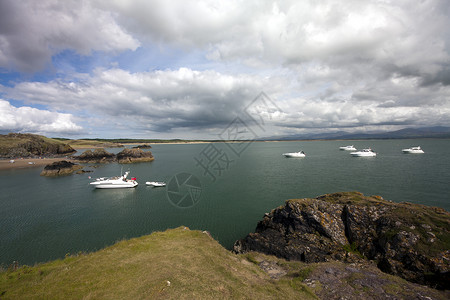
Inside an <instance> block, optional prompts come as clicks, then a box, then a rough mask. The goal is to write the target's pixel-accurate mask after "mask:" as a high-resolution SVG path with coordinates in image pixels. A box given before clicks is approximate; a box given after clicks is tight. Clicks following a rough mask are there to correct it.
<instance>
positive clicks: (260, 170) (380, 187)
mask: <svg viewBox="0 0 450 300" xmlns="http://www.w3.org/2000/svg"><path fill="white" fill-rule="evenodd" d="M350 143H352V144H354V145H355V147H357V148H358V149H360V148H364V147H372V149H374V150H375V151H376V152H377V153H378V156H377V157H375V158H354V157H351V156H350V154H349V152H347V151H339V150H338V147H339V146H344V145H347V144H349V142H348V141H344V142H342V141H308V142H275V143H251V144H249V145H248V147H247V148H245V147H242V145H239V144H230V145H228V146H227V145H224V144H213V146H214V148H212V147H209V146H208V144H196V145H187V144H186V145H154V146H153V148H152V149H151V151H152V152H153V154H154V156H155V158H156V159H155V161H154V162H151V163H140V164H132V165H124V167H123V171H125V170H128V169H130V171H131V175H132V176H135V177H137V180H138V182H139V183H140V184H139V186H138V187H137V188H135V189H123V190H95V189H93V188H91V187H90V186H89V182H90V181H91V179H89V176H92V177H103V176H113V175H119V174H120V172H121V165H119V164H107V165H102V166H100V167H98V168H95V169H92V170H94V172H93V173H86V174H82V175H72V176H68V177H62V178H45V177H41V176H39V173H40V172H41V170H42V168H34V169H27V170H8V171H0V182H1V185H0V186H1V193H0V213H1V216H0V264H3V265H8V264H10V263H11V262H12V261H14V260H17V261H19V263H20V264H33V263H35V262H43V261H48V260H51V259H55V258H60V257H64V255H65V254H66V253H77V252H79V251H94V250H97V249H100V248H103V247H105V246H107V245H111V244H113V243H115V242H116V241H118V240H121V239H126V238H131V237H136V236H141V235H145V234H149V233H151V232H153V231H156V230H165V229H167V228H174V227H178V226H181V225H185V226H188V227H190V228H191V229H202V230H208V231H210V232H211V234H212V235H213V237H214V238H216V239H217V240H219V242H220V243H221V244H222V245H224V246H225V247H227V248H230V247H231V246H232V244H233V242H234V241H235V240H237V239H239V238H242V237H243V236H245V235H246V234H247V233H249V232H252V231H254V229H255V227H256V223H257V222H258V221H259V220H260V219H261V218H262V216H263V215H264V213H265V212H268V211H270V210H271V209H273V208H275V207H277V206H279V205H281V204H283V203H284V201H285V200H287V199H289V198H302V197H315V196H318V195H321V194H325V193H332V192H338V191H353V190H357V191H361V192H363V193H364V194H366V195H373V194H376V195H381V196H382V197H384V198H385V199H389V200H392V201H396V202H401V201H409V202H414V203H421V204H426V205H432V206H439V207H443V208H445V209H446V210H450V201H449V200H450V199H449V198H450V197H449V194H450V175H449V170H450V156H449V155H448V151H447V150H448V149H450V140H428V139H427V140H377V141H353V142H350ZM415 145H420V146H422V148H423V149H424V150H425V152H426V153H425V154H422V155H407V154H402V152H401V149H402V148H407V147H410V146H415ZM229 146H231V147H232V148H230V147H229ZM208 147H209V148H208ZM244 148H245V149H244ZM242 149H244V150H242ZM300 149H301V150H304V151H305V152H306V154H307V157H306V158H303V159H294V158H291V159H287V158H284V157H283V156H282V155H281V153H284V152H293V151H298V150H300ZM108 150H109V151H114V152H118V151H120V150H121V149H108ZM216 150H220V151H221V156H214V155H215V154H217V153H216V152H215V151H216ZM233 150H236V151H237V152H233ZM240 151H242V153H240V155H237V154H236V153H239V152H240ZM206 155H208V156H206ZM207 157H209V158H211V159H212V158H216V159H215V160H211V164H210V167H211V168H210V169H209V170H210V171H211V173H210V175H208V173H206V174H205V171H204V169H202V168H201V166H196V164H197V162H196V161H195V160H194V158H197V159H201V160H202V162H203V163H204V164H205V165H207V162H208V161H207ZM219 158H220V160H218V159H219ZM214 162H215V163H216V164H213V163H214ZM227 167H228V168H227ZM220 168H222V169H223V170H219V169H220ZM182 172H185V173H189V174H192V175H194V177H193V178H197V179H198V180H199V184H200V185H201V186H200V189H197V190H195V192H196V194H195V195H194V198H193V199H195V201H196V204H195V205H194V206H190V207H181V208H180V207H179V206H176V205H174V204H173V202H174V201H173V200H174V198H173V197H172V196H168V193H167V191H168V190H171V191H173V186H171V187H170V188H169V187H167V188H151V187H148V186H146V185H145V181H149V180H164V181H166V182H169V181H170V180H171V178H173V177H174V176H175V175H177V174H179V173H182ZM211 175H212V176H215V181H213V180H212V179H213V177H212V176H211ZM177 178H181V177H177ZM200 192H201V194H200ZM187 193H189V190H188V189H186V188H185V187H183V186H181V187H180V190H178V194H180V195H184V194H187ZM171 195H172V194H171ZM170 200H172V202H171V201H170ZM183 203H186V202H181V204H180V205H181V206H187V205H184V204H183ZM182 204H183V205H182Z"/></svg>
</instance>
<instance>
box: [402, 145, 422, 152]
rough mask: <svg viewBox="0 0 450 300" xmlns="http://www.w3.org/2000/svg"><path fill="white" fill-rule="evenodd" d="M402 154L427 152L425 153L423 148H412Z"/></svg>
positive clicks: (404, 150)
mask: <svg viewBox="0 0 450 300" xmlns="http://www.w3.org/2000/svg"><path fill="white" fill-rule="evenodd" d="M402 152H403V153H411V154H419V153H425V152H423V150H422V148H420V146H417V147H411V148H408V149H402Z"/></svg>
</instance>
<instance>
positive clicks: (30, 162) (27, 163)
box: [0, 157, 71, 170]
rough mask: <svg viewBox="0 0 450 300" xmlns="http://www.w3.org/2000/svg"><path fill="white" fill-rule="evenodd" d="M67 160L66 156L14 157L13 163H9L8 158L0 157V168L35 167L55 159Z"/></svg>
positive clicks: (42, 165) (52, 161)
mask: <svg viewBox="0 0 450 300" xmlns="http://www.w3.org/2000/svg"><path fill="white" fill-rule="evenodd" d="M61 160H67V161H71V160H70V159H68V158H63V157H60V158H19V159H14V160H13V161H14V162H13V163H11V162H10V161H11V160H10V159H0V170H11V169H23V168H35V167H44V166H46V165H49V164H51V163H54V162H55V161H61Z"/></svg>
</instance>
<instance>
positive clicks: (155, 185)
mask: <svg viewBox="0 0 450 300" xmlns="http://www.w3.org/2000/svg"><path fill="white" fill-rule="evenodd" d="M145 184H146V185H150V186H153V187H161V186H166V183H165V182H162V181H147V182H146V183H145Z"/></svg>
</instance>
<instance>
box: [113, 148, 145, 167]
mask: <svg viewBox="0 0 450 300" xmlns="http://www.w3.org/2000/svg"><path fill="white" fill-rule="evenodd" d="M153 160H154V157H153V155H152V153H151V152H149V151H143V150H142V149H123V150H122V151H121V152H119V153H117V161H118V162H119V163H120V164H128V163H135V162H147V161H153Z"/></svg>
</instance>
